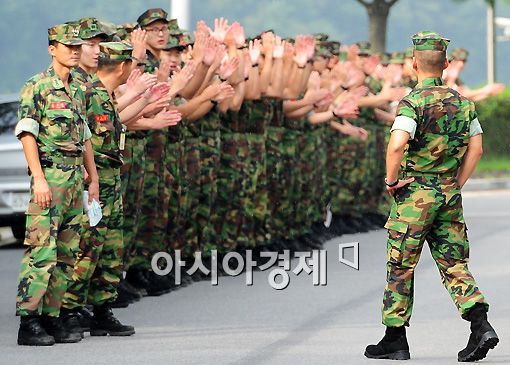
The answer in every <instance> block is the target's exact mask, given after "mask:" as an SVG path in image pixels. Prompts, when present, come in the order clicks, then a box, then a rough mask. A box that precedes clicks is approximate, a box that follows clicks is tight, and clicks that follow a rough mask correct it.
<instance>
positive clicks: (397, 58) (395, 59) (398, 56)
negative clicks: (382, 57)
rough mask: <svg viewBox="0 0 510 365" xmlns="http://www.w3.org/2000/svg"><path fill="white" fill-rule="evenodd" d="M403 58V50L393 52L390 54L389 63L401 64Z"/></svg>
mask: <svg viewBox="0 0 510 365" xmlns="http://www.w3.org/2000/svg"><path fill="white" fill-rule="evenodd" d="M404 60H405V54H404V52H393V53H392V54H391V59H390V63H392V64H395V65H403V64H404Z"/></svg>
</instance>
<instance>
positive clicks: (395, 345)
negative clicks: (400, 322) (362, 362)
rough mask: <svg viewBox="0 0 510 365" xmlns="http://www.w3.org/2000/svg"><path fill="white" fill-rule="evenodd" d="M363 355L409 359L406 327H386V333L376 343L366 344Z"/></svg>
mask: <svg viewBox="0 0 510 365" xmlns="http://www.w3.org/2000/svg"><path fill="white" fill-rule="evenodd" d="M365 356H366V357H368V358H370V359H390V360H409V359H410V358H411V355H410V354H409V345H408V344H407V337H406V328H405V327H404V326H402V327H386V334H385V335H384V337H383V338H382V340H381V341H379V343H378V344H377V345H368V346H367V348H366V350H365Z"/></svg>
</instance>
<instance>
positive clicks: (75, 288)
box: [62, 169, 124, 309]
mask: <svg viewBox="0 0 510 365" xmlns="http://www.w3.org/2000/svg"><path fill="white" fill-rule="evenodd" d="M97 172H98V174H99V201H100V205H101V210H102V213H103V217H102V218H101V220H100V221H99V223H98V224H97V225H96V226H94V227H90V225H89V219H88V216H87V215H86V214H85V215H84V216H83V228H84V232H83V234H82V237H81V240H80V250H79V253H78V257H77V259H76V263H75V264H74V273H73V275H72V277H71V279H72V280H71V282H70V283H69V286H68V288H67V292H66V294H65V296H64V302H63V304H62V307H64V308H68V309H73V308H77V307H83V306H84V305H85V304H92V305H102V304H104V303H112V302H113V301H115V299H116V298H117V286H118V284H119V282H120V279H121V278H122V267H123V265H122V263H123V262H122V256H123V252H124V242H123V239H122V237H123V231H122V225H123V212H122V189H121V183H120V171H119V169H98V171H97Z"/></svg>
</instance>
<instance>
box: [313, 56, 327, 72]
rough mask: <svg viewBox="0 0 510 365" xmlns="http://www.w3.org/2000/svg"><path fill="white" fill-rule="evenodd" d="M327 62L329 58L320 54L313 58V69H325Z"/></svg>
mask: <svg viewBox="0 0 510 365" xmlns="http://www.w3.org/2000/svg"><path fill="white" fill-rule="evenodd" d="M328 62H329V60H328V59H326V58H324V57H322V56H318V57H316V58H315V59H314V60H313V70H314V71H319V72H322V71H324V70H325V69H326V66H327V65H328Z"/></svg>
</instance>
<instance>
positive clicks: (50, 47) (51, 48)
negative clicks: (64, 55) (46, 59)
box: [48, 44, 56, 57]
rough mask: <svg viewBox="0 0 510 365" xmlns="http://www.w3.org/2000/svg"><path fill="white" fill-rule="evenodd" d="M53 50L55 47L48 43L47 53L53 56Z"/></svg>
mask: <svg viewBox="0 0 510 365" xmlns="http://www.w3.org/2000/svg"><path fill="white" fill-rule="evenodd" d="M55 50H56V47H55V46H54V45H53V44H50V45H49V46H48V53H49V54H50V55H51V57H55Z"/></svg>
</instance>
